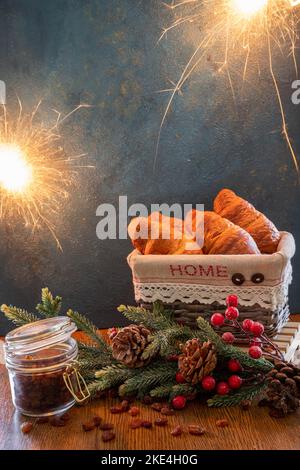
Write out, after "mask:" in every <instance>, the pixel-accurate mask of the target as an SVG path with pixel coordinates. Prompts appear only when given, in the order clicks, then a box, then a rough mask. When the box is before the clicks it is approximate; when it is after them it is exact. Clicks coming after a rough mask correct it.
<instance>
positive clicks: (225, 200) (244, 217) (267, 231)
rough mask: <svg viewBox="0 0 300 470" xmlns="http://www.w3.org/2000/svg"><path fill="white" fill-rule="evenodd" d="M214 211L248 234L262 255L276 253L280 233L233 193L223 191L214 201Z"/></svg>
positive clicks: (228, 190)
mask: <svg viewBox="0 0 300 470" xmlns="http://www.w3.org/2000/svg"><path fill="white" fill-rule="evenodd" d="M214 210H215V212H216V213H217V214H219V215H221V216H222V217H225V218H226V219H229V220H230V221H231V222H233V223H234V224H236V225H239V226H240V227H242V228H243V229H244V230H246V231H247V232H248V233H250V235H251V236H252V237H253V238H254V240H255V241H256V243H257V246H258V248H259V249H260V251H261V252H262V253H275V252H276V250H277V246H278V243H279V241H280V232H279V231H278V230H277V228H276V227H275V225H274V224H273V223H272V222H271V221H270V220H269V219H268V218H267V217H266V216H265V215H264V214H262V213H261V212H259V211H258V210H256V209H255V207H254V206H252V204H250V203H249V202H247V201H245V200H244V199H242V198H241V197H239V196H237V195H236V194H235V193H234V192H233V191H231V190H230V189H223V190H222V191H221V192H220V193H219V194H218V195H217V197H216V199H215V201H214Z"/></svg>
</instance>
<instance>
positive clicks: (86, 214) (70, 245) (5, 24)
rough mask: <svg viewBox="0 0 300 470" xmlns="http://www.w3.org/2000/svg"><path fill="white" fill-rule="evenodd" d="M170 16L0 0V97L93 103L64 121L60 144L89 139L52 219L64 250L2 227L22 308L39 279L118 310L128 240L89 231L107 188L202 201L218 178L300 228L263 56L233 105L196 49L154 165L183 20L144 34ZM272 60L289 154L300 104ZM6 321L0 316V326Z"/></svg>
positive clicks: (102, 321)
mask: <svg viewBox="0 0 300 470" xmlns="http://www.w3.org/2000/svg"><path fill="white" fill-rule="evenodd" d="M170 21H171V17H170V12H169V11H168V10H166V9H165V8H163V6H162V2H161V1H160V0H51V2H44V1H40V0H0V43H1V48H0V79H2V80H4V81H5V82H6V84H7V88H8V97H9V104H10V103H13V102H14V101H15V95H16V94H18V95H19V96H20V97H21V98H22V101H23V104H24V106H25V107H28V108H30V106H32V105H33V104H35V103H36V102H37V101H38V99H40V98H43V99H44V109H45V108H46V109H49V108H56V109H59V110H60V111H62V112H68V111H70V110H71V109H72V108H73V107H75V106H76V105H78V104H79V103H80V102H88V103H89V104H91V105H93V108H91V109H86V110H81V111H79V112H78V113H77V114H76V115H75V116H74V118H73V119H72V120H70V121H69V122H68V124H67V126H66V128H65V131H66V145H67V147H68V146H69V147H70V148H71V149H72V151H76V152H78V153H81V152H83V151H84V152H88V154H89V162H90V163H91V164H93V165H95V167H96V168H95V169H94V170H83V171H82V173H81V177H80V186H79V188H76V191H75V190H74V191H73V194H72V196H71V198H70V201H69V202H68V204H67V205H66V207H65V210H64V212H63V213H62V214H61V216H60V219H59V221H57V232H58V235H59V237H60V239H61V242H62V245H63V249H64V251H63V253H60V252H58V251H57V250H56V248H55V245H54V243H53V242H52V240H51V238H50V237H49V236H48V234H47V233H42V234H41V235H35V236H34V237H32V236H31V235H30V234H29V233H27V232H26V233H25V235H24V230H23V229H22V227H20V226H16V227H15V229H14V233H11V232H9V233H7V232H6V231H5V230H4V229H3V227H1V230H0V231H1V245H0V256H1V258H0V259H1V275H0V303H2V302H5V303H12V304H17V305H21V306H25V307H27V308H30V307H32V306H33V305H35V303H36V302H37V300H38V297H39V291H40V289H41V287H43V286H45V285H47V286H49V287H50V288H51V289H52V290H53V291H54V292H55V293H59V294H61V295H62V296H63V297H64V301H65V306H66V307H67V306H70V307H72V308H76V309H78V310H80V311H82V312H84V313H88V314H90V316H91V317H92V318H93V320H94V321H95V322H97V324H98V325H99V326H103V327H104V326H109V325H112V324H116V323H119V322H120V316H119V314H118V313H117V312H116V310H115V306H116V305H118V304H120V303H127V302H128V303H129V302H133V292H132V285H131V278H130V272H129V269H128V267H127V263H126V256H127V254H128V252H129V250H130V249H131V247H130V242H129V241H105V242H103V241H102V242H101V241H99V240H97V238H96V232H95V230H96V224H97V218H96V215H95V212H96V208H97V206H98V205H99V204H101V203H103V202H108V203H116V202H117V200H118V196H119V195H128V198H129V203H133V202H143V203H145V204H147V205H149V204H150V203H158V202H167V203H172V202H181V203H184V202H186V203H196V202H198V203H204V204H206V207H207V208H210V207H211V204H212V200H213V197H214V196H215V195H216V193H217V192H218V190H219V189H221V188H222V187H224V186H226V187H231V188H232V189H234V190H236V191H237V192H238V193H239V194H240V195H242V196H244V197H246V198H248V199H249V200H250V201H252V202H254V203H255V204H256V206H257V208H258V209H260V210H262V211H264V212H265V213H266V214H267V215H268V216H269V217H270V218H271V219H272V220H273V221H274V222H275V223H276V225H278V227H279V228H280V229H282V230H288V231H291V232H292V233H293V234H294V235H295V237H296V240H297V241H299V238H300V221H299V214H300V206H299V184H298V180H297V176H296V174H295V171H294V168H293V164H292V162H291V158H290V155H289V153H288V150H287V147H286V144H285V143H284V141H283V140H282V138H281V135H280V126H281V122H280V115H279V113H278V106H277V104H276V99H275V97H274V90H273V87H272V84H271V80H270V76H269V74H268V71H267V69H266V70H265V69H264V68H263V70H262V74H261V75H260V77H256V78H253V80H252V81H250V82H246V83H245V84H244V90H243V92H241V93H238V95H237V102H236V105H235V106H234V103H233V100H232V96H231V92H230V89H229V86H228V81H227V78H226V76H222V75H220V74H217V73H216V70H215V68H214V67H213V66H211V64H210V63H209V62H207V63H206V62H205V61H204V64H203V65H202V66H201V68H199V70H197V73H196V74H194V76H193V77H192V79H191V80H190V82H189V83H187V84H186V86H185V87H184V90H183V95H182V96H178V97H176V100H175V103H174V106H173V108H172V112H171V114H170V115H169V117H168V119H167V123H166V126H165V128H164V130H163V133H162V139H161V146H160V153H159V159H158V164H157V168H156V172H155V174H153V171H152V167H153V158H154V154H155V144H156V138H157V133H158V128H159V123H160V119H161V116H162V113H163V109H164V105H165V103H166V96H164V95H163V94H160V93H157V91H159V90H162V89H164V88H168V87H169V86H170V82H169V79H173V80H174V79H176V78H178V77H179V74H180V70H181V69H182V67H183V66H184V64H185V63H186V61H187V60H188V58H189V56H190V54H191V52H192V50H193V41H192V40H191V38H190V36H189V34H191V35H192V33H194V32H195V31H192V32H191V31H190V30H189V28H193V26H190V25H187V27H186V29H185V30H181V31H178V32H175V33H174V34H172V35H169V36H168V38H167V40H164V41H163V42H162V43H160V45H158V46H157V45H156V43H157V39H158V37H159V35H160V33H161V29H162V27H163V26H164V25H166V24H167V23H169V22H170ZM184 38H186V39H184ZM213 59H214V58H213V57H212V60H213ZM210 62H211V60H210ZM262 62H263V64H264V62H265V61H264V60H263V61H262ZM275 68H276V72H277V73H278V76H279V77H280V88H281V90H282V94H283V99H284V102H285V104H286V110H287V119H288V124H289V129H290V132H291V135H292V137H293V140H294V144H295V147H296V150H297V151H298V153H300V137H299V118H300V106H298V107H297V106H294V105H292V104H291V100H290V95H291V82H292V80H293V79H294V78H295V77H294V73H293V69H292V67H290V66H289V65H288V62H287V61H286V60H285V59H284V58H282V57H280V56H277V57H276V64H275ZM237 86H238V88H239V87H240V83H238V84H237ZM294 268H295V275H294V284H293V287H292V289H291V307H292V309H293V310H294V311H300V292H299V289H297V283H298V282H299V281H300V275H299V272H300V271H299V268H300V256H296V258H295V260H294ZM7 328H8V323H7V322H6V321H5V320H4V319H3V318H1V320H0V332H1V333H3V332H4V331H6V330H7Z"/></svg>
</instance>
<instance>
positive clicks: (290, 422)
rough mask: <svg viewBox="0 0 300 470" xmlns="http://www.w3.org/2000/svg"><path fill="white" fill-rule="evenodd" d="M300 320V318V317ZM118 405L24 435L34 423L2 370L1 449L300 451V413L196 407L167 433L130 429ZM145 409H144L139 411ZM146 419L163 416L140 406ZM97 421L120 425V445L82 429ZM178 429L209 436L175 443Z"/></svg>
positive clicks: (174, 419) (76, 413)
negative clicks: (196, 429)
mask: <svg viewBox="0 0 300 470" xmlns="http://www.w3.org/2000/svg"><path fill="white" fill-rule="evenodd" d="M298 319H300V316H299V317H298ZM114 403H116V401H113V400H111V399H110V400H108V399H105V400H104V399H102V400H97V401H94V402H91V403H89V404H88V405H85V406H83V407H78V406H76V407H74V408H73V409H72V410H71V411H70V420H69V421H68V423H67V424H66V426H65V427H61V428H60V427H53V426H51V425H50V424H49V423H45V424H35V425H34V427H33V429H32V431H31V432H30V433H29V434H26V435H24V434H23V433H22V432H21V430H20V424H21V423H22V422H24V421H28V420H29V419H28V418H26V417H23V416H21V415H20V414H19V413H17V412H16V411H15V410H14V407H13V405H12V402H11V398H10V389H9V383H8V377H7V372H6V369H5V367H4V366H3V365H0V449H1V450H4V449H6V450H8V449H34V450H39V449H75V450H81V449H82V450H83V449H85V450H100V449H103V450H104V449H105V450H229V449H230V450H232V449H233V450H236V449H240V450H248V449H249V450H256V449H257V450H263V449H267V450H273V449H274V450H278V449H288V450H300V410H298V413H296V414H294V415H290V416H288V417H287V418H284V419H277V420H276V419H274V418H271V417H270V416H269V415H268V411H267V409H265V408H258V407H252V408H251V409H250V410H249V411H243V410H241V409H240V408H239V407H236V408H228V409H208V408H206V407H205V406H204V405H200V404H199V403H197V402H191V403H189V404H188V406H187V407H186V409H185V410H184V411H181V412H176V414H175V416H171V417H168V425H167V426H166V427H164V428H162V427H156V426H153V428H152V429H149V430H148V429H142V428H140V429H136V430H132V429H130V428H129V422H130V420H131V417H130V416H129V415H128V413H123V414H120V415H112V414H111V413H110V410H109V408H110V406H111V405H112V404H114ZM138 406H140V405H138ZM140 408H141V417H142V418H143V419H148V420H151V421H154V420H155V419H156V418H157V417H159V416H160V415H159V413H157V412H155V411H154V410H152V409H151V408H149V407H145V406H140ZM95 415H98V416H101V417H102V418H103V420H104V421H105V422H109V423H113V424H114V425H115V432H116V439H115V440H114V441H111V442H108V443H103V442H102V440H101V431H100V430H93V431H90V432H84V431H83V430H82V423H85V422H87V421H89V420H91V419H92V418H93V417H94V416H95ZM223 418H227V419H228V421H229V427H227V428H218V427H217V426H216V421H217V420H218V419H223ZM178 424H182V425H184V426H187V425H188V424H201V426H202V427H203V428H205V429H206V433H205V434H204V435H203V436H199V437H196V436H191V435H189V434H187V433H184V434H183V435H182V436H181V437H172V436H171V434H170V431H171V430H172V429H173V428H174V427H175V426H176V425H178Z"/></svg>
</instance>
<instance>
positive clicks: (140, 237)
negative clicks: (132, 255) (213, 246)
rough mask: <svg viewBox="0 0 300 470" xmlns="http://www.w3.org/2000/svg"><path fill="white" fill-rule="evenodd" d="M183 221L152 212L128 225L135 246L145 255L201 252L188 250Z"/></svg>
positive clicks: (199, 251) (199, 252)
mask: <svg viewBox="0 0 300 470" xmlns="http://www.w3.org/2000/svg"><path fill="white" fill-rule="evenodd" d="M183 228H184V225H183V221H182V220H180V219H176V218H172V217H166V216H164V215H162V214H160V213H152V214H151V215H150V216H149V217H136V218H135V219H133V220H132V221H131V222H130V224H129V226H128V233H129V236H130V238H131V240H132V243H133V246H134V247H135V248H136V249H137V250H138V251H139V252H140V253H141V254H143V255H150V254H151V255H172V254H177V255H180V254H189V253H191V254H201V253H202V251H201V250H198V251H197V252H196V251H191V252H190V251H188V250H187V249H186V247H187V245H186V242H187V239H186V237H185V235H184V233H183Z"/></svg>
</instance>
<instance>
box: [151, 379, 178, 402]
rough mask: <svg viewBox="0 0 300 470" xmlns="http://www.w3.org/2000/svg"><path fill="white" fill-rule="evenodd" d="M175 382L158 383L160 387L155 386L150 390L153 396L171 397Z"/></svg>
mask: <svg viewBox="0 0 300 470" xmlns="http://www.w3.org/2000/svg"><path fill="white" fill-rule="evenodd" d="M173 385H174V383H173V382H169V383H167V384H165V385H158V387H155V388H154V389H153V390H151V392H150V396H151V397H152V398H158V399H159V398H169V396H170V393H171V392H172V388H173Z"/></svg>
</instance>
